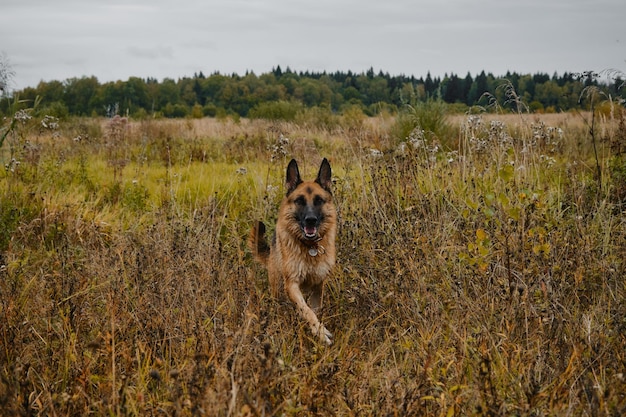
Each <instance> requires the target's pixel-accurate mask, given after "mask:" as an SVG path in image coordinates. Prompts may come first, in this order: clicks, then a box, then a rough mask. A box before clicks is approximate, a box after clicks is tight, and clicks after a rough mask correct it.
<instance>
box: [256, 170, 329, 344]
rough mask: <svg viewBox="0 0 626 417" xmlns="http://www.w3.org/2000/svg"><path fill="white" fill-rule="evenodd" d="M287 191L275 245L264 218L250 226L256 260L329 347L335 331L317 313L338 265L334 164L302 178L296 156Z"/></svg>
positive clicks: (276, 289)
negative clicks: (310, 178) (268, 237)
mask: <svg viewBox="0 0 626 417" xmlns="http://www.w3.org/2000/svg"><path fill="white" fill-rule="evenodd" d="M286 189H287V195H286V196H285V197H284V198H283V200H282V202H281V204H280V211H279V213H278V220H277V221H276V231H275V233H274V236H273V238H272V242H271V244H268V242H267V240H266V238H265V224H263V222H261V221H257V222H255V224H254V226H253V227H252V230H251V231H250V239H249V241H248V243H249V245H250V249H251V250H252V254H253V255H254V258H255V259H256V260H257V261H258V262H260V263H261V264H263V265H265V266H266V267H267V271H268V278H269V282H270V286H271V290H272V294H273V295H274V296H275V297H280V287H281V286H283V288H284V291H285V292H286V293H287V295H288V296H289V298H290V299H291V301H292V302H293V303H294V304H295V305H296V307H297V308H298V311H299V312H300V315H301V316H302V317H303V318H304V319H305V320H306V321H307V322H308V323H309V325H310V326H311V331H312V332H313V334H314V335H315V336H317V337H319V338H320V340H321V341H322V342H324V343H326V344H328V345H330V344H331V343H332V341H331V340H332V334H331V333H330V332H329V331H328V329H326V327H324V325H323V324H322V323H320V321H319V319H318V318H317V315H316V313H317V312H318V311H319V309H320V308H321V306H322V293H323V286H324V281H325V280H326V278H327V277H328V276H329V274H330V273H331V271H332V269H333V267H334V265H335V237H336V235H337V210H336V208H335V205H334V204H333V201H332V194H331V170H330V164H329V163H328V161H327V160H326V158H324V160H323V161H322V163H321V165H320V169H319V173H318V174H317V178H316V179H315V181H302V179H301V178H300V172H299V170H298V163H297V162H296V160H295V159H292V160H291V162H289V165H288V166H287V180H286ZM305 297H306V298H308V301H309V304H310V306H309V304H307V301H306V298H305Z"/></svg>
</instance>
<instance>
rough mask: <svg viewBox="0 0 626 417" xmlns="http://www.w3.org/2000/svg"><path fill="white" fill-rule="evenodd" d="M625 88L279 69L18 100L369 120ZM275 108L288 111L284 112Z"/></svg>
mask: <svg viewBox="0 0 626 417" xmlns="http://www.w3.org/2000/svg"><path fill="white" fill-rule="evenodd" d="M623 83H624V81H623V80H622V78H621V73H620V74H619V75H618V76H613V77H612V78H611V77H609V81H607V82H604V81H602V80H600V76H599V75H598V74H596V73H592V72H585V73H581V74H575V73H567V72H566V73H564V74H562V75H557V74H556V73H555V74H554V75H552V76H550V75H548V74H544V73H537V74H534V75H530V74H524V75H522V74H518V73H515V72H513V73H511V72H507V74H505V75H504V76H500V77H496V76H494V75H493V74H491V73H485V72H484V71H482V72H481V73H480V74H478V75H477V76H475V77H473V76H472V75H471V74H470V73H468V74H467V75H466V76H465V77H460V76H458V75H456V74H453V73H452V74H450V75H448V74H446V75H445V76H444V77H443V78H442V77H432V76H431V74H430V73H428V74H427V75H426V77H425V78H424V77H420V78H416V77H414V76H406V75H395V76H391V75H389V73H383V72H382V71H379V72H378V73H376V72H375V71H374V69H373V68H370V69H369V70H368V71H365V72H361V73H353V72H351V71H347V72H343V71H336V72H333V73H327V72H309V71H306V72H295V71H292V70H291V69H289V68H286V69H285V70H283V69H281V67H280V66H277V67H275V68H273V69H272V70H271V71H270V72H267V73H264V74H261V75H256V74H255V73H254V72H246V74H244V75H238V74H231V75H224V74H220V73H219V72H215V73H213V74H211V75H209V76H205V75H204V74H203V73H202V72H200V73H196V74H194V76H193V77H184V78H180V79H178V80H174V79H171V78H165V79H163V81H158V80H157V79H154V78H147V79H142V78H138V77H130V78H129V79H128V80H127V81H114V82H105V83H100V82H99V81H98V79H97V78H96V77H94V76H91V77H82V78H70V79H67V80H65V81H41V82H40V83H39V84H38V85H37V86H36V87H28V88H25V89H23V90H21V91H16V92H14V93H13V96H14V97H19V100H20V101H23V102H25V103H27V102H34V101H35V100H38V102H39V106H40V108H43V109H45V111H46V112H47V114H50V115H53V116H56V117H66V116H70V115H71V116H112V115H114V114H121V115H130V116H133V117H151V116H159V117H204V116H210V117H214V116H220V115H229V114H232V115H238V116H241V117H270V118H271V117H277V118H280V117H287V116H286V115H289V114H291V113H293V112H294V111H297V109H299V108H305V107H307V108H310V107H323V108H326V109H328V110H330V111H332V112H342V111H343V110H345V109H346V108H351V107H354V106H357V107H359V108H360V109H361V110H362V111H363V112H364V113H365V114H368V115H373V114H376V113H378V112H380V111H381V110H383V109H385V110H389V111H392V112H393V111H396V110H398V109H400V108H402V106H405V105H407V104H415V103H418V102H421V101H427V100H430V99H437V100H442V101H444V102H446V103H450V104H455V105H456V106H458V107H459V109H460V110H463V109H464V108H466V107H470V106H482V107H486V108H488V107H489V106H490V105H492V104H493V103H498V106H500V108H504V109H509V110H511V111H521V110H524V111H531V112H538V111H542V112H554V111H567V110H571V109H577V108H581V107H583V106H585V103H584V102H582V101H581V97H582V92H583V90H584V89H585V87H588V86H591V85H594V86H599V88H601V89H602V90H603V91H604V92H605V93H606V96H607V97H613V98H619V97H621V98H625V97H626V95H625V93H624V89H622V88H621V86H622V84H623ZM272 103H273V105H274V107H271V105H272ZM276 103H281V104H282V105H283V107H280V108H279V109H278V112H277V109H276V107H275V104H276ZM268 106H269V107H268ZM9 109H10V101H9V100H2V102H1V103H0V112H3V114H6V112H8V111H9ZM281 109H282V110H281ZM281 115H282V116H281Z"/></svg>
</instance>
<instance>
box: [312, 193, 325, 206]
mask: <svg viewBox="0 0 626 417" xmlns="http://www.w3.org/2000/svg"><path fill="white" fill-rule="evenodd" d="M325 202H326V201H324V199H323V198H322V197H320V196H319V195H316V196H315V198H314V199H313V204H314V205H316V206H321V205H322V204H324V203H325Z"/></svg>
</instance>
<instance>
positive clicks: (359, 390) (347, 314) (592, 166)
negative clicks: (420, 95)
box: [0, 109, 626, 416]
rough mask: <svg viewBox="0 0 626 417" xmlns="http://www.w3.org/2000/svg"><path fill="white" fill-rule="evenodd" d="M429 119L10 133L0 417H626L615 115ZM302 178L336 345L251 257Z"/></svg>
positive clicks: (3, 179) (98, 126)
mask: <svg viewBox="0 0 626 417" xmlns="http://www.w3.org/2000/svg"><path fill="white" fill-rule="evenodd" d="M426 116H427V113H424V112H423V111H422V112H420V109H415V111H413V112H412V113H410V114H408V115H404V116H403V117H399V116H398V117H392V116H386V115H381V116H379V117H376V118H364V117H361V116H359V115H358V114H353V115H351V116H350V115H348V116H338V118H337V120H335V121H334V122H333V123H324V124H320V123H308V122H306V121H294V122H289V123H285V122H267V121H263V120H253V121H251V120H247V119H240V120H231V119H221V120H216V119H208V118H205V119H200V120H144V121H135V120H127V119H124V118H119V117H116V118H114V119H107V120H100V119H75V120H70V121H57V120H54V119H51V118H47V119H37V118H31V117H30V116H29V114H28V113H26V112H23V113H19V114H17V115H16V117H17V118H16V119H15V123H13V124H12V125H10V126H9V123H10V121H5V122H4V123H5V125H4V132H5V133H6V137H5V140H4V143H3V144H2V147H1V148H0V160H1V161H2V167H1V168H2V169H1V170H0V190H1V191H0V297H1V300H2V303H1V306H0V414H2V415H50V416H69V415H183V416H184V415H208V416H278V415H298V416H307V415H354V416H367V415H372V416H374V415H376V416H379V415H437V416H440V415H444V416H453V415H485V416H500V415H519V416H532V415H553V416H569V415H572V416H574V415H575V416H581V415H615V416H617V415H622V414H624V413H626V379H625V375H624V373H625V371H626V300H625V295H626V288H625V285H626V284H625V280H624V276H625V275H626V262H625V259H626V162H625V161H626V156H625V154H624V151H625V149H626V128H625V127H624V117H625V115H624V112H623V110H621V112H620V111H619V110H617V111H616V112H613V113H611V114H610V115H608V116H606V117H598V118H593V124H591V123H592V117H591V115H590V114H588V113H584V114H573V113H568V114H559V115H546V116H537V115H532V114H515V115H508V114H507V115H503V114H477V115H457V116H442V117H440V118H438V117H435V118H434V119H433V118H427V117H426ZM591 127H593V130H591V129H590V128H591ZM292 157H293V158H296V159H297V160H298V161H299V164H300V166H301V171H302V174H303V177H305V178H311V177H313V176H314V175H315V173H316V169H317V167H318V166H319V162H320V160H321V159H322V157H327V158H329V160H330V162H331V164H332V167H333V174H334V178H333V182H334V198H335V202H336V204H337V206H338V210H339V237H338V242H337V244H338V245H337V246H338V267H337V268H336V270H335V273H334V275H333V277H332V278H331V279H330V280H329V281H328V282H327V285H326V295H325V300H324V306H323V308H322V312H321V318H322V320H323V321H324V323H325V324H326V326H327V327H328V329H329V330H330V331H331V332H332V333H333V334H334V344H333V345H332V346H329V347H326V346H323V345H321V344H320V343H319V342H318V341H317V340H316V339H315V338H314V337H313V336H312V335H311V334H310V332H309V331H308V328H307V326H306V324H305V323H304V322H303V320H301V319H300V317H299V315H298V314H297V312H296V311H295V309H294V307H293V305H292V304H291V303H290V302H288V301H286V300H285V299H280V300H276V299H272V298H271V297H270V294H269V290H268V283H267V275H266V273H265V271H263V270H262V269H261V268H260V267H258V266H257V265H256V264H255V263H254V262H253V261H252V259H251V256H250V253H249V251H248V249H247V247H246V245H245V240H246V235H247V233H248V230H249V228H250V226H251V224H252V221H253V220H254V219H262V220H264V221H265V222H266V223H268V224H273V222H274V221H275V217H276V213H277V207H278V204H279V201H280V199H281V198H282V195H283V192H284V189H283V188H284V187H283V181H284V171H285V167H286V164H287V161H289V159H291V158H292Z"/></svg>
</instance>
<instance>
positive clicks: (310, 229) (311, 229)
mask: <svg viewBox="0 0 626 417" xmlns="http://www.w3.org/2000/svg"><path fill="white" fill-rule="evenodd" d="M304 234H305V235H306V236H307V237H313V236H315V235H316V234H317V228H316V227H315V226H305V227H304Z"/></svg>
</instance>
